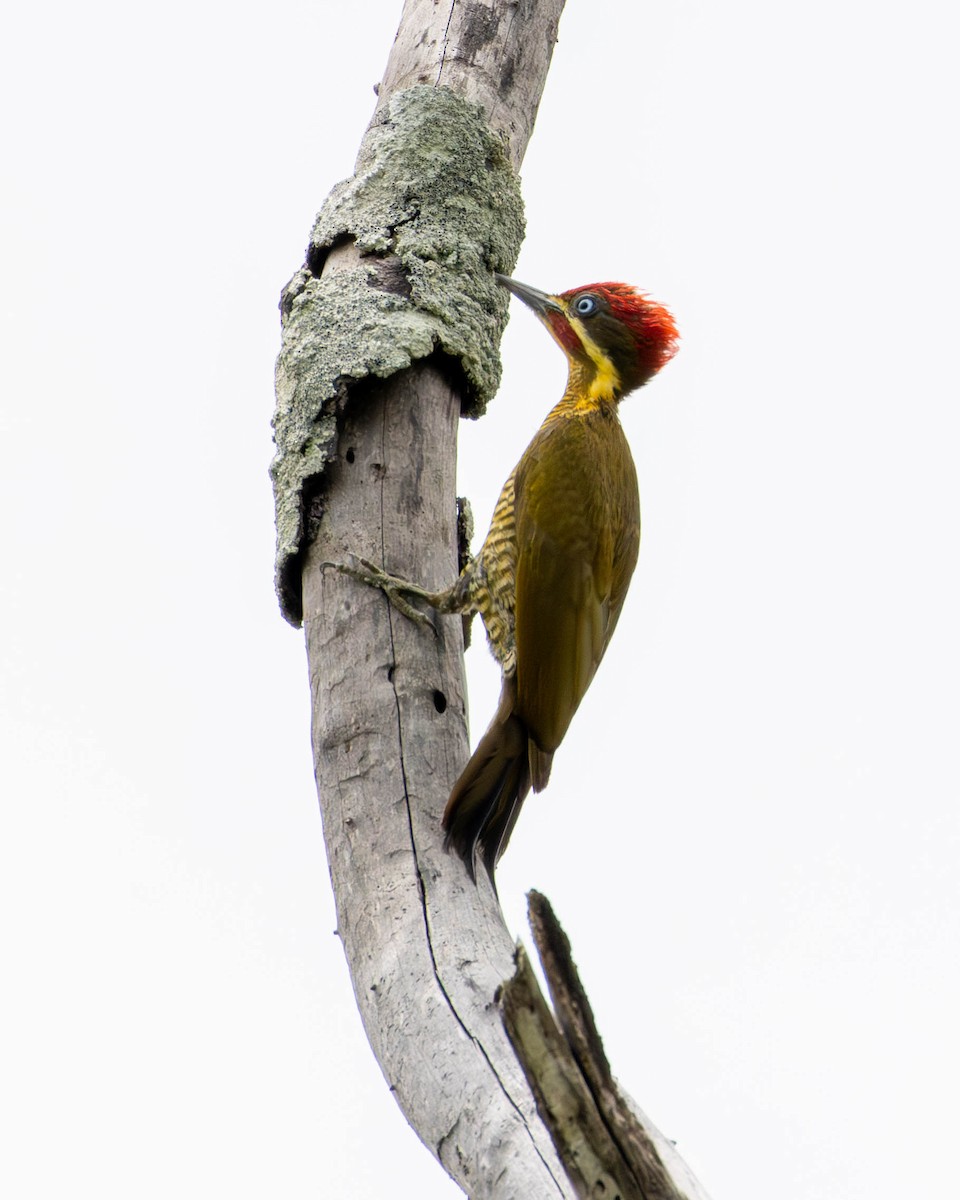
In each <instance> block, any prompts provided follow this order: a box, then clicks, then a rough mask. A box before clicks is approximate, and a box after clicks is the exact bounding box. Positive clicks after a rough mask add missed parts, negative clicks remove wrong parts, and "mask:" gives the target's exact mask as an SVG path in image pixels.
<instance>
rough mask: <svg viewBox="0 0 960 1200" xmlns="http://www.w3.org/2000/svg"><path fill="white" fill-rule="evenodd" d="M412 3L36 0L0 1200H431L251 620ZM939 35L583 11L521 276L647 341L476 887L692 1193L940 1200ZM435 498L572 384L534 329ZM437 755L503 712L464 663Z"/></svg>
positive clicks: (959, 998)
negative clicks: (544, 708) (563, 950)
mask: <svg viewBox="0 0 960 1200" xmlns="http://www.w3.org/2000/svg"><path fill="white" fill-rule="evenodd" d="M399 11H400V4H399V2H398V0H391V2H389V3H388V2H383V0H376V2H374V0H367V2H366V3H364V4H353V5H348V4H342V3H340V2H339V0H337V3H324V2H315V3H312V4H307V3H296V2H294V3H288V4H286V5H283V6H267V5H263V4H259V5H251V4H245V3H243V2H242V0H241V3H240V4H236V3H234V4H230V5H228V4H224V3H218V2H216V0H199V2H198V0H191V3H189V4H186V3H176V2H175V3H173V4H167V5H165V6H163V7H162V8H160V9H140V8H138V7H136V6H134V7H132V8H131V6H129V5H126V4H124V5H121V4H118V3H117V4H110V3H107V2H105V0H94V2H93V3H92V4H88V5H67V4H64V3H59V4H58V3H47V4H44V3H34V4H32V5H30V6H27V5H20V6H19V8H18V10H17V11H16V12H15V13H12V14H8V15H7V17H6V18H5V21H4V36H3V44H2V46H0V93H2V95H0V101H2V107H3V112H4V124H5V127H6V128H5V132H4V150H3V154H2V161H0V172H2V176H3V185H2V202H3V220H2V228H0V254H2V260H0V298H2V312H0V337H2V340H3V351H2V358H0V372H2V376H0V423H2V424H0V456H2V461H0V522H2V538H3V541H2V545H3V561H4V564H5V565H4V568H3V572H2V575H0V606H2V613H0V622H2V628H3V631H4V636H3V641H2V647H0V671H2V675H0V712H2V732H0V737H2V746H0V788H2V797H3V798H2V814H3V832H2V840H0V909H2V914H3V915H2V934H0V955H2V962H3V966H4V978H5V983H4V985H3V988H2V991H0V1006H2V1008H3V1009H4V1012H3V1014H2V1016H0V1094H2V1095H3V1097H4V1104H5V1107H6V1115H5V1116H4V1117H3V1131H4V1132H3V1141H4V1143H5V1144H6V1145H5V1149H4V1150H3V1152H2V1154H0V1192H2V1194H3V1195H4V1196H9V1197H12V1198H16V1200H21V1198H23V1200H28V1198H29V1200H33V1198H35V1197H54V1196H56V1197H62V1196H72V1195H76V1194H78V1193H80V1192H83V1193H87V1192H96V1194H97V1195H98V1196H100V1197H101V1198H103V1200H114V1198H121V1197H123V1198H124V1200H125V1198H126V1197H129V1196H136V1197H139V1198H143V1200H153V1198H154V1197H157V1198H159V1197H164V1198H166V1197H170V1196H178V1197H186V1198H187V1200H192V1198H193V1197H197V1198H199V1197H219V1196H229V1197H231V1200H259V1198H260V1197H264V1196H268V1195H269V1196H284V1197H286V1198H288V1200H296V1198H299V1197H303V1198H307V1197H317V1196H322V1197H324V1198H326V1197H331V1198H332V1197H345V1198H348V1200H374V1198H378V1200H379V1198H381V1197H383V1196H385V1195H390V1196H392V1197H400V1198H402V1197H417V1198H418V1200H443V1198H447V1197H452V1196H454V1195H456V1194H458V1193H457V1189H456V1188H455V1187H454V1185H453V1184H452V1183H450V1182H449V1180H447V1178H446V1176H445V1175H444V1174H443V1172H442V1171H441V1170H440V1168H438V1167H437V1166H436V1164H435V1163H434V1162H433V1161H432V1159H431V1158H430V1156H429V1155H428V1154H427V1152H426V1151H424V1150H423V1148H422V1147H421V1146H420V1145H419V1143H418V1142H417V1140H416V1139H415V1137H414V1135H413V1134H412V1133H411V1132H410V1131H409V1130H408V1129H407V1127H406V1125H405V1122H404V1120H403V1118H402V1117H401V1115H400V1113H399V1110H398V1109H397V1108H396V1107H395V1105H394V1103H393V1101H392V1100H391V1098H390V1096H389V1094H388V1092H387V1089H386V1087H385V1086H384V1084H383V1081H382V1078H381V1077H380V1074H379V1071H378V1068H377V1067H376V1065H375V1063H374V1061H373V1058H372V1056H371V1054H370V1053H369V1051H368V1049H367V1047H366V1043H365V1041H364V1038H363V1035H362V1031H361V1029H360V1023H359V1018H358V1017H357V1014H356V1010H355V1008H354V1004H353V998H352V994H351V991H350V985H349V981H348V977H347V971H346V967H345V964H344V962H343V958H342V953H341V950H340V946H339V943H338V942H337V940H336V939H335V938H334V937H333V934H332V931H333V928H334V914H333V904H332V898H331V895H330V888H329V882H328V876H327V870H326V864H325V860H324V851H323V844H322V839H321V830H320V821H319V815H318V810H317V804H316V798H315V795H314V791H313V780H312V772H311V761H310V747H309V737H308V719H309V712H308V706H309V695H308V689H307V680H306V672H305V669H304V655H303V648H302V637H301V635H300V634H298V633H296V632H294V631H293V630H291V629H290V628H288V627H287V626H286V625H285V624H284V622H283V621H282V620H281V618H280V616H279V614H278V612H277V609H276V606H275V602H274V599H273V594H272V578H271V577H272V538H273V532H272V503H271V495H270V489H269V484H268V480H267V475H266V469H267V463H268V461H269V458H270V454H271V446H270V439H269V418H270V413H271V408H272V402H273V400H272V371H273V360H274V356H275V354H276V351H277V348H278V345H279V323H278V316H277V311H276V303H277V298H278V294H279V291H280V287H281V285H282V284H283V283H284V282H285V280H286V279H287V278H288V277H289V276H290V275H291V274H292V273H293V271H294V270H295V269H296V268H297V267H298V266H299V265H300V263H301V261H302V257H303V249H304V246H305V244H306V241H307V236H308V233H309V229H310V226H311V222H312V219H313V216H314V213H315V211H316V209H317V208H318V207H319V205H320V204H321V202H322V200H323V198H324V196H325V195H326V193H327V191H328V190H329V188H330V187H331V186H332V185H333V183H335V182H336V181H337V180H338V179H340V178H343V177H345V176H347V175H349V174H350V172H351V170H352V165H353V159H354V155H355V152H356V149H357V146H358V143H359V139H360V136H361V134H362V132H363V130H364V128H365V126H366V123H367V120H368V119H369V116H370V113H371V111H372V106H373V94H372V90H371V89H372V85H373V84H374V82H375V81H376V80H378V79H379V78H380V75H381V73H382V69H383V66H384V63H385V61H386V56H387V53H388V51H389V48H390V45H391V42H392V38H393V34H394V31H395V29H396V25H397V21H398V18H399ZM945 12H946V9H945V6H938V5H933V4H925V3H922V2H921V3H919V4H915V5H913V6H912V7H911V8H910V9H909V15H908V13H907V9H905V8H903V7H902V6H897V7H895V6H893V5H889V4H879V5H877V4H866V3H854V2H853V0H839V2H838V0H832V2H831V3H829V4H828V3H824V2H823V0H820V2H819V3H818V2H816V0H815V2H814V3H812V4H808V5H805V6H802V7H800V8H796V7H794V8H793V9H789V10H788V9H786V8H784V7H783V6H771V5H768V4H760V3H755V2H754V3H750V2H748V0H740V2H739V3H730V4H724V5H718V4H715V3H706V2H704V0H675V2H674V3H671V4H645V3H643V4H634V3H626V2H625V0H621V3H619V4H618V3H615V2H614V0H569V5H568V12H567V14H566V16H565V17H564V20H563V23H562V25H561V31H560V33H561V36H560V43H559V45H558V47H557V50H556V54H555V57H554V66H553V70H552V73H551V76H550V80H549V83H548V86H547V90H546V94H545V96H544V100H543V104H542V106H541V110H540V117H539V121H538V125H537V130H536V133H535V136H534V140H533V142H532V143H531V146H530V150H529V153H528V155H527V161H526V164H525V170H524V191H525V195H526V201H527V213H528V236H527V241H526V244H525V247H524V250H523V254H522V256H521V259H520V262H519V264H518V266H517V269H516V274H517V276H518V277H519V278H521V279H524V280H526V281H528V282H530V283H532V284H535V285H538V286H541V287H545V288H548V289H562V288H567V287H571V286H574V285H578V284H583V283H587V282H591V281H594V280H598V279H608V278H621V279H625V280H628V281H630V282H634V283H637V284H639V285H642V286H643V287H645V288H647V289H648V290H650V291H651V292H652V293H653V294H654V295H655V296H656V297H657V298H658V299H661V300H662V301H664V302H665V303H668V304H669V305H670V306H672V308H673V309H674V311H675V312H676V315H677V318H678V321H679V323H680V326H681V329H682V333H683V336H684V342H683V347H682V351H681V354H680V355H679V357H678V358H677V359H676V361H675V362H674V363H673V364H671V365H670V367H668V368H667V370H666V371H665V372H664V374H663V376H662V378H661V379H659V380H657V381H656V382H655V384H654V385H653V386H651V387H650V388H649V389H647V390H646V391H644V392H642V393H640V394H639V395H637V396H635V397H633V398H631V399H630V400H629V401H628V402H627V404H626V405H625V408H624V421H625V425H626V427H627V430H628V434H629V436H630V438H631V441H632V443H633V446H634V450H635V455H636V459H637V463H638V468H639V473H640V479H641V493H642V497H643V505H644V542H643V546H642V548H641V559H640V566H639V569H638V572H637V576H636V577H635V581H634V585H633V590H632V593H631V596H630V599H629V601H628V604H627V608H626V611H625V614H624V617H623V620H622V621H621V625H620V628H619V629H618V632H617V636H616V639H615V641H614V645H613V648H612V650H611V653H610V654H609V655H608V659H607V662H606V664H605V665H604V667H603V669H602V671H601V673H600V675H599V676H598V678H597V681H596V683H595V684H594V687H593V689H592V691H591V695H590V697H589V698H588V700H587V702H586V703H585V704H584V706H583V708H582V710H581V712H580V714H579V715H578V717H577V719H576V721H575V723H574V726H573V728H572V730H571V732H570V735H569V736H568V738H567V742H566V744H565V745H564V747H563V749H562V751H561V752H560V754H559V755H558V757H557V761H556V764H555V770H554V776H553V781H552V782H551V786H550V789H549V791H548V792H547V793H546V794H544V795H542V796H540V797H538V798H534V799H532V800H531V801H530V802H529V803H528V805H527V809H526V811H525V813H524V816H523V819H522V820H521V822H520V825H519V827H518V830H517V833H516V835H515V837H514V840H513V842H512V844H511V848H510V851H509V853H508V855H507V857H506V858H505V859H504V862H503V864H502V866H501V870H500V872H499V879H500V890H501V895H502V897H503V899H504V902H505V908H506V910H507V915H508V920H509V922H510V924H511V928H513V929H514V930H515V931H516V932H517V933H521V934H524V936H525V927H524V919H523V894H524V892H525V891H526V889H527V888H529V887H532V886H536V887H538V888H540V889H541V890H543V891H544V892H546V894H547V895H548V896H549V897H550V898H551V900H552V901H553V903H554V905H555V907H556V909H557V912H558V914H559V916H560V918H561V920H562V921H563V923H564V925H565V926H566V929H567V931H568V933H569V934H570V936H571V938H572V941H573V945H574V949H575V954H576V957H577V959H578V961H579V964H580V967H581V970H582V973H583V976H584V980H585V983H586V986H587V988H588V991H589V992H590V995H591V997H592V999H593V1002H594V1005H595V1008H596V1012H597V1016H598V1020H599V1023H600V1027H601V1030H602V1032H603V1035H604V1038H605V1041H606V1045H607V1049H608V1051H609V1053H610V1057H611V1060H612V1062H613V1064H614V1069H615V1071H616V1072H617V1074H618V1075H619V1076H620V1077H621V1079H622V1080H623V1081H624V1083H625V1084H626V1085H627V1087H628V1088H629V1090H630V1091H631V1092H632V1093H633V1095H634V1096H635V1097H636V1098H637V1100H638V1101H639V1102H640V1103H641V1104H642V1105H643V1107H644V1108H645V1109H646V1110H647V1111H648V1112H649V1113H650V1115H651V1117H652V1118H653V1119H654V1120H655V1121H656V1122H657V1123H658V1124H659V1125H660V1126H661V1128H663V1130H664V1131H665V1132H666V1133H667V1134H668V1135H669V1136H671V1137H673V1138H675V1139H676V1140H677V1141H678V1143H679V1147H680V1150H681V1152H682V1153H683V1155H684V1156H685V1158H686V1159H687V1161H688V1163H689V1164H690V1166H691V1167H692V1168H693V1169H694V1170H695V1171H696V1172H697V1173H698V1174H699V1175H700V1177H701V1178H702V1180H703V1183H704V1185H705V1186H706V1188H707V1189H708V1191H709V1192H710V1193H711V1195H712V1196H713V1197H714V1200H770V1198H771V1197H773V1196H775V1197H776V1198H777V1200H811V1198H813V1197H816V1198H817V1200H861V1198H863V1200H866V1198H867V1197H869V1198H870V1200H886V1198H888V1197H889V1198H890V1200H893V1198H894V1197H901V1196H921V1195H934V1194H936V1195H946V1194H947V1192H948V1191H949V1184H948V1182H947V1181H948V1180H949V1179H951V1178H953V1176H954V1174H955V1157H956V1155H955V1142H956V1128H957V1120H958V1116H960V1114H958V1104H957V1084H956V1080H957V1078H958V1076H960V1047H958V1033H957V1024H958V1022H957V1012H958V1011H960V953H958V944H960V917H958V900H960V896H958V891H960V888H958V882H957V873H958V872H957V858H958V849H960V827H958V804H957V801H958V793H960V787H958V774H960V772H958V765H957V760H958V755H957V733H958V717H960V712H958V708H960V702H958V683H957V680H958V675H960V644H958V643H960V639H958V618H957V614H958V612H960V595H958V592H960V588H958V580H957V516H958V511H960V484H958V478H957V459H958V453H957V447H958V432H960V429H958V425H960V421H958V415H957V414H958V405H957V401H958V395H957V393H958V386H957V370H956V361H955V360H956V340H957V339H956V331H957V327H958V316H960V312H958V302H957V286H956V280H957V268H958V265H960V255H958V240H957V226H958V222H957V212H958V211H960V196H958V194H957V192H958V189H957V186H956V178H955V175H954V172H955V169H956V168H955V162H954V160H955V150H956V130H955V116H956V110H957V96H956V95H955V94H951V92H952V91H953V90H954V81H955V78H956V66H955V59H954V50H953V46H952V41H953V39H952V36H951V34H950V31H949V30H948V29H947V28H945V26H944V21H945ZM504 359H505V382H504V386H503V389H502V391H501V394H500V396H499V397H498V399H497V401H496V402H495V404H494V406H493V408H492V410H491V413H490V415H489V417H488V418H487V419H486V420H485V421H483V422H482V423H480V424H479V425H465V426H464V427H463V436H462V442H461V455H462V459H461V474H462V487H463V489H464V490H465V491H466V492H467V493H468V494H469V495H470V496H471V497H472V499H473V502H474V505H475V509H476V512H477V518H478V526H484V525H485V522H486V520H487V517H488V515H489V508H490V506H491V504H492V502H493V498H494V496H495V493H496V491H497V489H498V488H499V485H500V483H501V481H502V479H503V477H504V476H505V475H506V474H507V472H508V471H509V469H510V467H511V466H512V465H513V462H514V460H515V459H516V457H517V456H518V455H519V453H520V452H521V450H522V448H523V446H524V445H525V443H526V441H527V439H528V438H529V436H530V435H531V433H532V432H533V430H534V429H535V427H536V426H537V424H538V423H539V420H540V418H541V416H542V415H543V413H544V412H545V410H546V408H547V407H548V406H549V405H550V404H551V403H552V402H553V400H554V399H555V398H556V396H557V395H558V394H559V390H560V388H561V386H562V380H563V364H562V360H561V358H560V356H559V354H558V353H557V351H556V349H555V347H554V346H553V345H552V344H551V343H550V342H549V340H548V339H547V338H546V337H545V336H544V335H543V333H542V331H541V330H540V329H539V327H538V326H537V325H536V323H535V322H534V321H533V320H532V318H530V317H529V316H528V315H527V314H526V313H524V312H523V311H522V310H520V311H516V312H515V316H514V320H513V321H512V323H511V325H510V327H509V330H508V333H507V336H506V338H505V341H504ZM470 672H471V680H472V691H471V706H472V712H473V714H474V734H475V735H477V734H479V732H480V731H481V729H482V727H483V725H484V724H485V721H486V718H487V717H488V715H489V712H490V709H491V707H492V704H493V701H494V695H495V690H496V672H495V671H494V670H493V667H492V664H490V663H489V662H488V661H487V659H486V658H485V651H484V650H483V648H482V647H480V648H479V649H478V650H476V651H474V652H472V654H471V662H470Z"/></svg>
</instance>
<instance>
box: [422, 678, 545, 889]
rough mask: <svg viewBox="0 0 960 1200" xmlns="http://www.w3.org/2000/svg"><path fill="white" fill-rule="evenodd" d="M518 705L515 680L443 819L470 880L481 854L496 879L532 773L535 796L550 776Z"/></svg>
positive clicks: (507, 682) (506, 686)
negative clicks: (496, 869)
mask: <svg viewBox="0 0 960 1200" xmlns="http://www.w3.org/2000/svg"><path fill="white" fill-rule="evenodd" d="M516 703H517V688H516V683H515V681H514V679H513V678H510V679H505V680H504V681H503V690H502V691H501V693H500V703H499V705H498V706H497V711H496V713H495V714H494V717H493V720H492V721H491V722H490V727H489V729H488V730H487V732H486V733H485V734H484V735H483V737H482V738H481V739H480V744H479V745H478V746H477V748H476V750H474V752H473V755H472V756H471V758H470V761H469V762H468V763H467V765H466V766H465V767H464V769H463V772H462V774H461V775H460V778H459V779H458V780H457V782H456V783H455V784H454V785H453V791H452V792H451V793H450V799H449V800H448V801H447V807H446V809H445V811H444V814H443V828H444V829H445V830H446V831H447V847H448V848H450V847H453V849H455V850H456V852H457V853H458V854H459V855H460V857H461V858H462V859H463V861H464V862H465V863H466V866H467V870H468V871H469V872H470V877H471V878H472V879H476V859H477V855H478V854H479V855H480V857H481V858H482V860H483V865H484V866H485V867H486V869H487V874H488V875H489V876H490V879H491V880H492V879H493V869H494V867H495V866H496V865H497V859H498V858H499V857H500V855H501V854H502V853H503V852H504V850H505V849H506V847H507V842H508V841H509V840H510V834H511V833H512V832H513V827H514V824H515V823H516V820H517V816H518V814H519V812H520V807H521V805H522V804H523V802H524V800H525V798H526V795H527V793H528V792H529V791H530V784H531V769H532V771H533V779H532V782H533V785H534V788H535V790H537V791H539V790H540V788H541V787H542V786H543V785H544V784H545V783H546V781H547V780H546V777H547V776H548V775H549V773H550V759H551V758H552V757H553V756H552V755H550V754H546V753H545V752H544V751H542V750H539V749H538V748H537V747H536V746H535V744H534V743H533V742H532V741H531V739H530V734H529V732H528V730H527V727H526V725H525V724H524V722H523V721H522V720H521V719H520V717H518V716H517V713H516Z"/></svg>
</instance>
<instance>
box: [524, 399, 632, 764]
mask: <svg viewBox="0 0 960 1200" xmlns="http://www.w3.org/2000/svg"><path fill="white" fill-rule="evenodd" d="M579 425H580V423H579V422H569V423H567V428H565V429H560V430H558V432H557V434H556V437H557V438H563V439H565V441H566V443H568V444H565V445H563V446H560V445H557V444H553V445H550V444H549V443H547V444H542V443H541V444H538V443H537V442H534V444H533V445H532V446H531V448H530V452H529V453H528V454H527V455H526V456H525V459H524V461H523V462H522V463H521V466H520V469H518V472H517V495H516V508H515V512H516V539H517V570H516V653H517V712H518V714H519V715H520V716H521V717H522V719H523V720H524V721H525V722H526V724H527V726H528V728H529V730H530V733H531V736H532V737H533V739H534V741H535V742H536V743H537V745H538V746H539V747H540V748H541V749H542V750H545V751H548V752H552V751H554V750H556V748H557V746H558V745H559V744H560V741H561V740H562V738H563V736H564V734H565V733H566V731H567V726H568V725H569V724H570V721H571V719H572V717H573V714H574V713H575V712H576V710H577V707H578V705H579V704H580V701H581V700H582V699H583V696H584V693H585V692H586V690H587V688H588V687H589V685H590V681H591V680H592V679H593V676H594V673H595V672H596V669H597V667H598V666H599V664H600V660H601V659H602V658H603V654H604V651H605V650H606V648H607V644H608V642H609V640H610V636H611V634H612V633H613V629H614V627H615V626H616V623H617V620H618V618H619V616H620V610H621V608H622V606H623V601H624V598H625V596H626V593H627V587H628V585H629V582H630V577H631V575H632V574H633V568H634V566H635V564H636V559H637V549H638V546H639V539H640V526H639V501H638V500H637V499H636V473H635V471H634V468H633V462H632V459H630V457H629V451H626V458H625V465H624V467H623V469H620V468H617V469H615V470H614V472H613V474H614V478H611V477H610V476H609V475H603V474H602V473H601V472H598V469H597V467H598V453H597V452H598V450H599V449H602V447H598V446H597V445H595V444H594V443H593V441H592V439H591V437H590V436H589V434H590V431H589V429H587V430H584V429H583V428H578V426H579ZM617 432H618V433H620V432H621V431H620V430H619V426H618V427H617ZM621 436H622V434H621ZM623 446H624V448H625V447H626V443H625V441H624V442H623ZM600 461H602V458H601V459H600ZM561 462H562V463H563V465H564V468H565V469H564V470H563V471H558V470H556V466H557V464H558V463H561ZM551 464H552V465H553V468H554V469H551Z"/></svg>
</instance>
